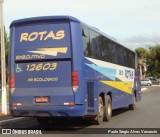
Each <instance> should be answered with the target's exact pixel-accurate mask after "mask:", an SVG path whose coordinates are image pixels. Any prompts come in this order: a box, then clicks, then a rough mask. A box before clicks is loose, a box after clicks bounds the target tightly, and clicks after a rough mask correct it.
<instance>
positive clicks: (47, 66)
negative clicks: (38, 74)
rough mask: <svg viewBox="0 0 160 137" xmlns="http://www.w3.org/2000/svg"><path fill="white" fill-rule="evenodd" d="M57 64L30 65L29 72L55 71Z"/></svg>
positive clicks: (28, 66)
mask: <svg viewBox="0 0 160 137" xmlns="http://www.w3.org/2000/svg"><path fill="white" fill-rule="evenodd" d="M56 68H57V63H44V64H43V63H40V64H28V65H27V71H40V70H44V71H46V70H55V69H56Z"/></svg>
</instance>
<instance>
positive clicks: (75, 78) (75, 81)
mask: <svg viewBox="0 0 160 137" xmlns="http://www.w3.org/2000/svg"><path fill="white" fill-rule="evenodd" d="M72 86H78V71H73V72H72Z"/></svg>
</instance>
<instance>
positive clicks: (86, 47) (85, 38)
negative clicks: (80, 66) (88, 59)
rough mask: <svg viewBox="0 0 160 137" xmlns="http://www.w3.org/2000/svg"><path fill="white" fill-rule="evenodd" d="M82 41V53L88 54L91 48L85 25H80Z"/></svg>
mask: <svg viewBox="0 0 160 137" xmlns="http://www.w3.org/2000/svg"><path fill="white" fill-rule="evenodd" d="M82 43H83V50H84V55H85V56H90V55H91V48H90V43H89V30H88V28H87V27H85V26H82Z"/></svg>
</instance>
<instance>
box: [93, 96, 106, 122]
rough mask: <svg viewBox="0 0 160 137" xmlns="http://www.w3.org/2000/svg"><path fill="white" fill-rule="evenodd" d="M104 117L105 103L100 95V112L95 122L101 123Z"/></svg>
mask: <svg viewBox="0 0 160 137" xmlns="http://www.w3.org/2000/svg"><path fill="white" fill-rule="evenodd" d="M103 118H104V104H103V100H102V97H101V96H99V99H98V114H97V116H96V117H95V118H94V124H96V125H100V124H101V123H102V122H103Z"/></svg>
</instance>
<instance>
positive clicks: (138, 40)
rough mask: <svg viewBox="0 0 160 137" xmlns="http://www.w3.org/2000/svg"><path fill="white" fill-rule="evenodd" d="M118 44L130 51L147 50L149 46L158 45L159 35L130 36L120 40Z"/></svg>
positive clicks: (159, 42)
mask: <svg viewBox="0 0 160 137" xmlns="http://www.w3.org/2000/svg"><path fill="white" fill-rule="evenodd" d="M120 42H121V43H122V44H124V45H126V46H127V47H129V48H131V49H135V48H138V47H144V48H148V47H149V46H153V45H156V44H160V33H152V34H150V35H147V34H146V35H139V36H131V37H128V38H124V39H121V40H120Z"/></svg>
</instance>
